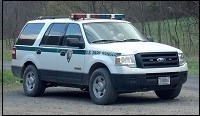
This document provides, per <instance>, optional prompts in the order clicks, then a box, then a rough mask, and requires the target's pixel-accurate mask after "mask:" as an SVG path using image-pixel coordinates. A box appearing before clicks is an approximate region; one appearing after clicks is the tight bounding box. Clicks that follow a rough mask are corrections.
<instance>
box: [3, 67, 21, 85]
mask: <svg viewBox="0 0 200 116" xmlns="http://www.w3.org/2000/svg"><path fill="white" fill-rule="evenodd" d="M0 73H1V74H2V71H0ZM2 79H3V83H5V84H7V83H19V81H20V79H19V78H18V77H15V76H14V75H13V74H12V72H11V71H10V70H3V78H1V79H0V81H1V82H2Z"/></svg>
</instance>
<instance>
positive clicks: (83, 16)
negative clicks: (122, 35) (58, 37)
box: [70, 13, 125, 20]
mask: <svg viewBox="0 0 200 116" xmlns="http://www.w3.org/2000/svg"><path fill="white" fill-rule="evenodd" d="M70 18H71V19H73V20H79V19H86V18H87V19H89V18H97V19H117V20H123V19H124V18H125V15H124V14H84V13H75V14H71V15H70Z"/></svg>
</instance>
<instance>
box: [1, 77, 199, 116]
mask: <svg viewBox="0 0 200 116" xmlns="http://www.w3.org/2000/svg"><path fill="white" fill-rule="evenodd" d="M3 88H4V91H3V114H5V115H7V114H8V115H16V114H18V115H29V114H35V115H37V114H40V115H42V114H47V115H48V114H54V115H57V114H66V115H68V114H72V115H73V114H78V115H89V114H90V115H93V114H97V115H98V114H100V115H104V114H109V115H113V114H121V115H127V114H128V115H129V114H130V115H137V114H139V115H142V114H145V115H153V114H155V115H164V114H167V115H185V114H188V115H190V114H193V115H198V114H199V77H193V76H189V77H188V80H187V82H186V83H185V84H184V85H183V88H182V91H181V93H180V95H179V96H178V97H177V98H176V99H174V100H160V99H158V97H157V96H156V95H155V93H154V92H152V91H150V92H138V93H128V94H121V95H119V97H118V99H117V101H116V102H115V103H114V104H112V105H95V104H94V103H93V102H92V101H91V98H90V96H89V93H87V92H83V91H80V90H79V89H76V88H67V87H54V88H47V89H46V91H45V93H44V95H43V96H41V97H27V96H25V95H24V93H23V90H22V87H21V85H18V86H17V85H7V86H4V87H3Z"/></svg>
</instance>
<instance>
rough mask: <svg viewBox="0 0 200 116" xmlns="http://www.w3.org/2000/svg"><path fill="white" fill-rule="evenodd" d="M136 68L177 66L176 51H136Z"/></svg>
mask: <svg viewBox="0 0 200 116" xmlns="http://www.w3.org/2000/svg"><path fill="white" fill-rule="evenodd" d="M135 58H136V63H137V67H138V68H164V67H178V66H179V60H178V53H177V52H152V53H138V54H136V55H135Z"/></svg>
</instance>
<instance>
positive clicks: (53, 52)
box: [36, 23, 67, 82]
mask: <svg viewBox="0 0 200 116" xmlns="http://www.w3.org/2000/svg"><path fill="white" fill-rule="evenodd" d="M66 27H67V24H66V23H53V24H51V25H50V26H49V28H48V29H47V31H46V32H45V35H44V36H43V38H42V40H41V43H40V45H39V47H38V48H37V49H36V53H37V58H38V61H39V62H40V69H39V70H40V74H41V77H42V79H43V80H46V81H52V82H57V71H59V69H60V54H59V52H58V50H59V46H60V42H62V39H63V38H64V33H65V30H66Z"/></svg>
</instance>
